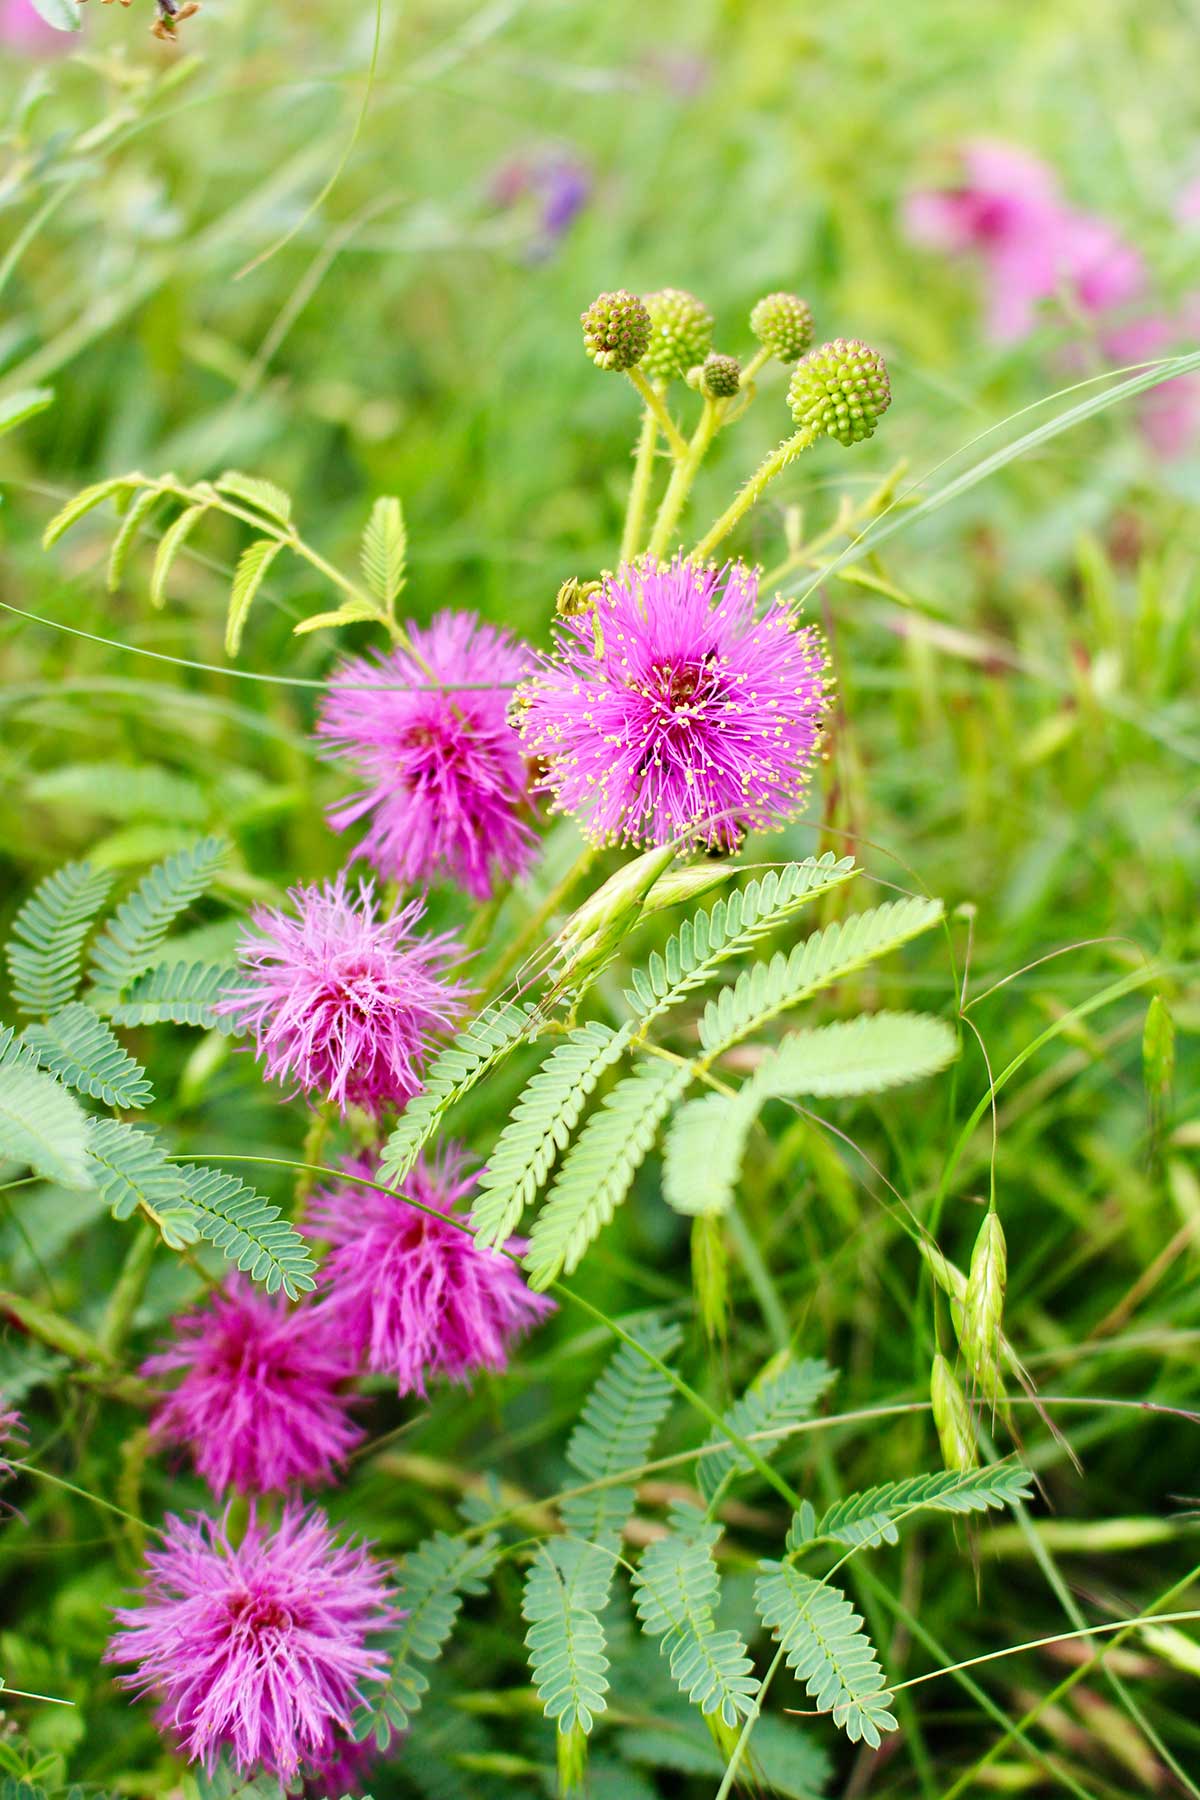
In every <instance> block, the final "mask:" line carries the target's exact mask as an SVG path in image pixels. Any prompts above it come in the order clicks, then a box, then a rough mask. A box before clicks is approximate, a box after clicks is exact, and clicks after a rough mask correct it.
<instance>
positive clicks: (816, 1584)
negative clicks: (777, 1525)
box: [754, 1562, 896, 1750]
mask: <svg viewBox="0 0 1200 1800" xmlns="http://www.w3.org/2000/svg"><path fill="white" fill-rule="evenodd" d="M759 1569H760V1571H761V1573H760V1575H759V1578H758V1581H757V1583H756V1584H755V1590H754V1598H755V1605H756V1606H757V1608H758V1615H759V1618H760V1619H761V1620H762V1622H763V1624H764V1625H765V1626H766V1627H767V1629H768V1631H770V1632H771V1633H772V1634H773V1635H774V1637H775V1638H776V1640H777V1641H778V1642H779V1643H780V1644H781V1645H782V1646H783V1653H784V1656H785V1657H786V1659H787V1662H788V1665H789V1667H790V1668H791V1669H793V1670H794V1671H795V1673H796V1675H797V1676H798V1677H799V1679H800V1680H801V1681H803V1683H804V1685H805V1687H806V1689H807V1691H808V1693H809V1695H810V1697H811V1699H812V1700H813V1702H814V1704H815V1706H816V1708H817V1711H818V1712H823V1713H832V1715H833V1722H834V1724H835V1725H837V1726H839V1727H840V1728H841V1729H842V1730H843V1731H844V1732H845V1733H846V1736H847V1737H848V1738H849V1739H850V1742H851V1743H852V1744H857V1743H858V1742H859V1740H860V1739H861V1740H862V1741H863V1742H864V1743H867V1744H869V1745H870V1746H871V1748H872V1749H873V1750H877V1749H878V1748H879V1744H880V1742H881V1739H882V1734H883V1733H884V1732H885V1731H895V1730H896V1720H895V1718H894V1717H893V1715H892V1713H891V1711H890V1708H891V1704H892V1696H891V1694H890V1693H889V1692H888V1690H887V1687H886V1686H885V1683H884V1679H883V1671H882V1669H881V1668H880V1667H879V1663H878V1660H877V1658H876V1655H875V1649H874V1646H873V1645H872V1643H871V1640H870V1638H869V1637H868V1636H867V1635H866V1633H865V1632H864V1630H863V1628H862V1623H863V1622H862V1620H861V1618H860V1617H859V1615H858V1614H857V1613H856V1612H855V1610H854V1608H853V1607H852V1606H851V1604H850V1602H849V1600H847V1598H846V1596H845V1594H843V1593H842V1591H841V1589H840V1588H838V1587H834V1586H833V1585H832V1584H831V1583H829V1582H821V1581H814V1580H813V1579H812V1577H811V1576H809V1575H802V1574H801V1573H800V1571H799V1570H798V1569H794V1568H792V1567H791V1565H790V1564H788V1563H777V1562H763V1563H760V1564H759Z"/></svg>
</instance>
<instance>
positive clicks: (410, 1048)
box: [219, 875, 465, 1113]
mask: <svg viewBox="0 0 1200 1800" xmlns="http://www.w3.org/2000/svg"><path fill="white" fill-rule="evenodd" d="M288 899H289V901H290V902H291V905H292V909H293V912H292V914H291V915H289V914H288V913H284V912H278V911H276V910H275V909H273V908H270V907H256V908H255V910H254V912H252V913H251V915H250V920H251V925H252V926H253V931H252V932H251V934H250V935H249V936H247V937H245V938H243V940H242V943H241V944H240V946H239V948H238V959H239V961H240V962H241V965H242V969H243V971H244V979H243V981H242V984H241V985H240V986H238V987H233V988H230V989H229V990H228V991H227V993H226V995H225V997H224V999H223V1000H222V1001H221V1003H220V1009H219V1010H220V1011H221V1012H223V1013H225V1014H228V1015H229V1016H231V1017H232V1018H233V1019H234V1020H235V1022H236V1024H237V1026H238V1027H239V1028H240V1029H241V1030H243V1031H250V1032H253V1034H254V1039H255V1044H256V1047H257V1050H258V1054H259V1056H260V1057H261V1058H262V1060H263V1067H264V1071H265V1073H266V1076H267V1079H268V1080H269V1081H285V1080H292V1081H294V1082H295V1083H296V1085H297V1086H298V1087H300V1088H303V1089H304V1090H305V1091H306V1092H313V1091H316V1092H317V1093H319V1094H321V1095H322V1096H325V1097H327V1098H328V1099H330V1100H332V1101H334V1102H335V1103H336V1105H337V1106H338V1107H339V1108H340V1110H341V1111H342V1112H343V1113H345V1111H346V1108H347V1107H348V1106H362V1107H365V1108H366V1110H367V1111H368V1112H378V1111H379V1109H380V1107H382V1106H385V1105H388V1104H392V1105H396V1106H404V1105H406V1104H407V1102H408V1101H409V1100H411V1099H412V1097H413V1095H414V1094H415V1093H417V1092H418V1091H419V1090H420V1086H421V1075H420V1071H421V1067H422V1064H423V1063H424V1061H425V1057H426V1055H427V1053H428V1051H429V1048H430V1045H431V1042H432V1040H433V1038H434V1037H435V1036H436V1035H437V1034H438V1033H440V1032H444V1031H448V1030H449V1029H450V1028H451V1027H452V1026H454V1025H455V1024H457V1022H458V1020H459V1018H460V1017H461V1015H462V1012H463V1002H464V996H465V989H464V988H463V987H462V985H461V984H459V983H457V982H454V981H452V980H450V979H449V978H448V976H447V973H446V971H447V968H448V966H449V965H450V964H452V963H453V962H454V961H455V960H456V959H457V957H458V956H459V954H460V946H459V944H458V942H457V940H456V939H455V938H454V937H453V935H452V934H451V933H449V932H442V933H441V934H440V935H439V936H436V937H431V936H428V935H424V934H422V933H420V932H418V931H417V929H416V927H417V924H418V922H419V920H420V918H421V916H422V914H423V912H424V910H425V907H424V902H423V901H421V900H412V901H410V902H409V904H408V905H407V906H402V907H401V908H400V909H399V911H398V912H395V913H393V914H392V915H391V916H390V917H387V918H381V917H380V916H379V910H378V907H377V905H376V901H375V895H374V889H373V888H372V885H371V883H370V882H369V881H363V882H360V883H359V886H358V892H357V894H352V893H349V892H348V891H347V888H346V878H345V876H344V875H339V876H338V878H337V880H336V881H332V882H330V881H327V882H325V883H324V884H323V886H321V887H315V886H314V887H296V888H292V889H291V890H290V891H289V893H288Z"/></svg>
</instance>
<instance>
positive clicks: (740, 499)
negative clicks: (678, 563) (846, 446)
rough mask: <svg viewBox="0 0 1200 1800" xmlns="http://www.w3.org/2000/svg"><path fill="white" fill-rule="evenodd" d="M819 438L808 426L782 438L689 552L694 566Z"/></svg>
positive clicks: (706, 555)
mask: <svg viewBox="0 0 1200 1800" xmlns="http://www.w3.org/2000/svg"><path fill="white" fill-rule="evenodd" d="M819 435H820V433H819V432H817V431H816V430H814V428H813V427H812V426H811V425H805V426H802V427H801V429H800V430H799V431H797V432H795V433H794V434H793V436H791V437H790V438H785V439H784V441H783V443H782V444H780V446H779V448H778V449H777V450H772V452H771V454H770V456H768V457H766V458H765V460H764V461H763V462H761V463H760V464H759V466H758V468H757V469H756V470H755V471H754V474H753V475H752V476H751V477H750V479H749V481H748V482H747V483H746V485H745V487H744V488H743V489H742V491H741V492H740V493H739V494H738V495H737V496H736V497H735V499H734V500H733V501H732V502H731V503H730V505H729V506H727V507H726V508H725V511H724V512H723V513H722V514H721V516H720V518H719V519H718V520H717V522H716V524H715V525H714V526H713V528H712V530H711V531H708V532H706V533H705V535H704V536H703V537H702V538H701V539H700V542H699V543H698V544H697V545H696V548H695V549H694V550H693V551H692V556H693V558H694V559H695V560H696V561H697V562H703V561H704V559H705V558H706V557H708V556H711V555H712V553H713V551H714V550H715V549H716V547H717V545H718V544H719V543H720V542H721V540H722V538H726V537H728V536H729V533H730V532H731V531H732V530H733V528H734V526H735V525H736V524H737V523H738V521H739V520H740V519H742V518H743V517H744V516H745V515H746V513H748V512H749V511H750V508H751V507H752V506H754V505H755V504H756V502H757V501H758V500H759V499H760V498H761V496H762V494H763V491H764V490H765V489H766V487H767V486H768V485H769V483H770V482H772V481H774V479H775V477H776V476H777V475H779V474H782V472H783V470H784V469H786V468H787V466H788V464H789V463H790V462H794V461H795V459H796V457H798V456H799V455H800V454H801V452H802V451H804V450H807V449H808V448H809V447H810V445H812V444H815V443H816V441H817V438H818V436H819Z"/></svg>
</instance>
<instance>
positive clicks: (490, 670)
mask: <svg viewBox="0 0 1200 1800" xmlns="http://www.w3.org/2000/svg"><path fill="white" fill-rule="evenodd" d="M408 630H409V636H410V637H411V639H412V643H413V646H414V649H415V650H416V651H417V652H418V654H419V655H420V656H421V658H422V659H423V660H424V662H425V664H426V665H427V667H428V669H430V670H432V672H433V674H434V676H435V677H436V678H437V679H438V680H440V681H444V682H445V683H446V684H447V686H446V689H445V690H441V689H438V688H436V687H433V688H431V687H430V684H429V676H428V674H427V673H426V672H425V671H424V670H423V669H422V668H421V667H420V666H419V665H418V663H417V662H416V661H414V659H413V658H412V657H411V656H409V655H408V653H407V652H406V651H404V650H393V651H392V652H391V653H390V654H389V655H386V656H382V657H380V658H379V659H378V660H375V661H371V662H368V661H366V660H365V659H363V658H361V657H357V658H355V659H353V660H352V661H349V662H345V663H343V664H342V665H341V667H340V668H339V669H338V671H337V673H336V674H335V675H334V677H333V680H332V681H331V683H330V685H329V691H328V693H327V695H326V697H325V701H324V704H323V706H322V709H321V717H320V721H319V723H318V725H317V735H318V736H319V737H320V738H321V739H323V741H324V742H325V743H327V744H328V745H329V746H330V748H331V749H333V750H334V751H335V752H337V753H338V754H339V755H343V756H347V757H349V758H351V760H352V761H353V762H354V763H355V765H356V766H357V768H358V770H359V772H360V774H361V775H362V777H363V780H364V782H365V784H366V785H365V786H364V788H363V790H362V792H361V793H358V794H355V795H354V796H353V797H352V798H351V799H350V800H348V801H345V802H343V803H342V804H341V805H339V806H337V807H335V808H334V809H333V810H332V811H331V813H330V823H331V824H332V825H333V826H334V828H335V829H336V830H338V831H342V830H344V829H345V828H346V826H347V825H352V824H354V822H355V821H356V820H358V819H361V818H364V817H366V816H368V815H369V816H370V821H371V822H370V827H369V829H368V831H367V835H366V837H365V838H364V839H363V842H362V853H363V855H364V856H366V857H367V858H368V860H369V861H370V862H372V863H373V864H374V866H375V868H376V869H377V870H378V871H379V873H380V875H382V876H383V877H384V879H385V880H389V881H401V882H406V883H410V882H426V881H430V880H433V879H434V878H436V877H438V876H448V877H449V878H450V879H451V880H452V881H457V882H458V883H459V884H460V886H462V887H464V888H466V890H467V892H468V893H470V894H472V895H474V897H475V898H476V899H477V900H486V899H487V898H488V896H489V894H490V893H491V891H492V883H493V880H494V879H496V878H497V877H499V878H500V879H502V880H505V881H508V880H511V879H512V877H513V876H514V875H520V874H522V873H523V872H524V870H525V869H526V868H528V866H529V863H530V860H531V858H532V856H533V851H534V845H535V839H534V835H533V832H532V830H531V829H530V826H529V821H528V817H527V816H526V815H527V812H528V786H529V780H528V774H527V771H526V767H525V760H524V757H523V756H522V754H521V746H520V743H519V742H518V739H517V736H516V733H515V732H514V731H513V729H512V727H511V726H510V725H509V723H508V717H507V712H508V700H509V690H510V689H511V687H512V686H513V684H514V683H515V682H516V680H517V678H518V677H519V676H521V675H524V674H526V673H527V672H528V669H529V666H530V662H531V660H532V659H531V656H530V653H529V652H528V651H527V650H526V649H524V648H523V647H522V646H521V645H519V644H516V643H514V642H513V640H512V638H510V637H509V635H508V633H507V632H505V631H497V630H494V629H493V627H492V626H490V625H484V624H482V623H481V621H480V620H479V619H477V618H476V617H475V615H474V614H473V613H465V612H463V613H453V612H444V613H439V615H438V616H437V618H436V619H434V621H433V623H432V624H431V625H430V626H429V627H428V629H427V630H422V629H421V628H420V627H419V626H413V625H410V626H409V628H408ZM461 683H467V684H471V683H478V684H480V685H478V686H470V685H467V686H461V685H458V684H461Z"/></svg>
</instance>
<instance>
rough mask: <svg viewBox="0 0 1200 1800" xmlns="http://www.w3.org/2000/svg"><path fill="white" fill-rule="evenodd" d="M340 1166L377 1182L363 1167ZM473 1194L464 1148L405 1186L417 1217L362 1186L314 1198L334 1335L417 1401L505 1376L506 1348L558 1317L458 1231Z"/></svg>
mask: <svg viewBox="0 0 1200 1800" xmlns="http://www.w3.org/2000/svg"><path fill="white" fill-rule="evenodd" d="M344 1166H345V1169H346V1173H347V1174H348V1175H358V1176H364V1177H368V1178H369V1177H370V1176H371V1174H372V1173H373V1169H372V1165H371V1164H370V1163H369V1162H368V1161H367V1159H366V1158H365V1157H358V1158H356V1159H354V1160H353V1161H351V1162H347V1163H346V1164H345V1165H344ZM475 1184H476V1176H475V1174H474V1173H472V1172H471V1170H470V1169H469V1168H468V1165H467V1158H466V1154H465V1152H464V1150H463V1149H462V1147H461V1146H460V1145H457V1144H447V1145H445V1146H444V1147H443V1149H442V1151H441V1153H440V1155H439V1156H438V1157H437V1158H428V1159H427V1158H425V1157H421V1158H420V1159H419V1160H418V1162H417V1164H416V1166H415V1167H414V1168H413V1170H412V1172H411V1173H410V1174H409V1175H408V1176H407V1178H406V1179H405V1182H404V1184H403V1185H404V1188H405V1191H406V1192H407V1193H408V1194H410V1195H411V1197H412V1198H413V1199H414V1200H416V1201H419V1202H420V1206H419V1207H418V1206H410V1205H409V1204H408V1202H407V1201H406V1200H405V1199H404V1198H403V1197H402V1196H401V1195H400V1194H390V1193H384V1192H382V1191H381V1190H380V1189H378V1188H368V1187H362V1186H360V1185H359V1184H358V1183H357V1182H346V1183H344V1184H342V1185H340V1186H335V1187H330V1188H326V1189H324V1190H322V1191H321V1192H318V1193H317V1194H315V1195H314V1196H313V1201H312V1206H311V1209H310V1213H309V1219H308V1225H309V1228H310V1229H311V1230H312V1232H313V1234H314V1235H315V1236H317V1237H322V1238H325V1239H326V1240H327V1241H328V1243H329V1245H330V1250H329V1254H328V1256H327V1257H326V1258H325V1262H324V1265H323V1267H322V1270H321V1276H322V1284H323V1287H324V1289H325V1292H326V1294H327V1295H328V1299H327V1300H326V1301H325V1305H326V1306H327V1307H328V1309H329V1312H330V1315H331V1318H332V1321H333V1328H334V1329H335V1330H338V1331H340V1332H341V1334H342V1336H343V1341H344V1342H345V1344H346V1347H347V1350H348V1351H349V1352H350V1354H351V1355H354V1356H362V1357H365V1358H366V1364H367V1367H368V1369H371V1370H373V1371H374V1372H375V1373H376V1374H386V1375H394V1376H395V1377H396V1380H397V1383H398V1389H399V1392H400V1393H401V1394H421V1395H424V1393H425V1391H426V1382H427V1380H428V1378H429V1377H431V1376H437V1375H444V1376H445V1377H446V1378H447V1379H448V1380H450V1381H456V1382H460V1383H462V1384H464V1385H465V1384H467V1383H468V1382H469V1379H470V1377H471V1376H472V1375H473V1374H475V1373H477V1372H478V1371H479V1370H481V1369H494V1370H497V1371H499V1370H502V1369H504V1368H505V1367H506V1365H507V1362H508V1350H509V1345H510V1344H511V1343H512V1341H513V1340H514V1339H515V1338H517V1337H519V1336H521V1335H522V1333H524V1332H526V1331H529V1330H530V1329H531V1328H532V1327H533V1326H534V1325H536V1324H537V1322H538V1321H539V1319H542V1318H544V1317H545V1316H546V1314H547V1313H550V1312H553V1311H554V1302H553V1300H548V1299H547V1298H546V1296H545V1295H544V1294H535V1293H533V1292H531V1290H530V1289H529V1288H527V1287H526V1285H525V1283H524V1281H523V1280H522V1279H521V1276H520V1273H519V1271H518V1270H517V1269H516V1267H515V1266H514V1264H513V1263H512V1261H511V1260H510V1258H509V1256H506V1255H502V1254H501V1253H500V1252H499V1251H497V1250H484V1249H482V1248H481V1247H480V1246H479V1245H478V1244H477V1243H476V1242H475V1240H474V1238H473V1237H472V1236H471V1233H470V1231H468V1230H464V1226H465V1224H466V1217H465V1211H464V1210H463V1202H464V1201H465V1200H466V1199H467V1197H468V1195H469V1194H471V1193H472V1192H473V1191H474V1188H475ZM421 1207H429V1208H432V1209H433V1210H432V1212H426V1211H422V1210H421ZM506 1248H507V1250H508V1251H510V1252H511V1253H513V1254H519V1253H520V1252H521V1251H522V1250H523V1249H524V1248H525V1245H524V1243H523V1241H522V1240H521V1239H520V1238H510V1239H509V1242H508V1244H507V1246H506Z"/></svg>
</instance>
